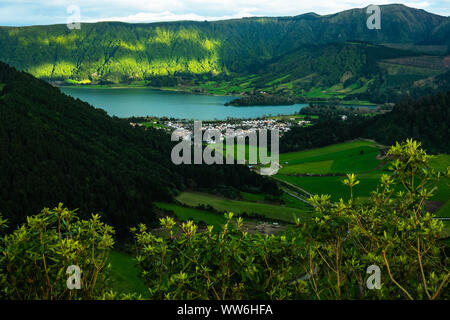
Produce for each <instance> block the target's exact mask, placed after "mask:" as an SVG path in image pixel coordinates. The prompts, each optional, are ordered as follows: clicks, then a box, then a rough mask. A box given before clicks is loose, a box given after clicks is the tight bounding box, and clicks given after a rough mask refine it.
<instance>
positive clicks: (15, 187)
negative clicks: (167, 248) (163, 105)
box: [0, 63, 276, 234]
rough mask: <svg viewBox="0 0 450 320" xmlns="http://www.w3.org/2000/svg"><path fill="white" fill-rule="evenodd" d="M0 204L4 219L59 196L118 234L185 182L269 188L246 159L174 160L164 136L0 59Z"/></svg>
mask: <svg viewBox="0 0 450 320" xmlns="http://www.w3.org/2000/svg"><path fill="white" fill-rule="evenodd" d="M0 83H3V84H5V85H4V86H3V89H2V90H1V91H0V167H1V170H2V171H1V175H0V184H1V185H2V188H1V190H0V210H1V212H2V214H3V216H4V217H6V218H8V219H9V221H10V226H11V227H14V226H15V225H16V224H18V223H21V222H23V221H24V219H25V217H26V216H27V215H29V214H32V212H37V211H39V210H41V209H42V208H43V207H53V206H56V205H57V204H58V203H59V202H63V203H64V204H65V205H67V206H69V207H71V208H79V211H80V213H81V216H83V217H85V216H90V214H91V213H92V212H101V213H102V214H103V217H104V219H105V220H106V221H107V222H108V223H110V224H112V225H113V226H114V227H115V228H116V230H117V231H118V232H119V233H120V234H123V233H125V232H128V228H129V227H130V226H132V225H135V224H137V223H139V222H145V223H149V224H152V223H154V222H155V221H156V216H155V214H154V213H153V208H154V207H153V202H154V201H157V200H159V201H161V200H163V201H164V200H170V199H171V198H172V196H173V195H175V194H176V193H177V192H178V191H179V190H183V189H184V188H186V187H189V186H190V185H196V186H199V187H204V188H209V187H213V186H215V185H230V186H233V187H235V188H245V187H252V188H256V189H259V190H260V191H264V192H273V191H274V190H275V191H276V187H275V184H274V183H273V182H270V181H268V180H267V179H264V178H262V177H261V176H259V175H257V174H255V173H252V172H250V171H249V170H248V169H247V168H246V167H245V166H233V167H230V166H206V165H200V166H189V165H185V166H175V165H174V164H173V163H172V161H171V159H170V154H171V150H172V146H173V144H172V142H171V141H170V136H169V135H168V134H166V133H165V132H163V131H160V130H156V129H147V130H145V129H143V128H132V127H131V126H130V124H129V122H128V121H126V120H121V119H118V118H111V117H109V116H108V115H107V114H106V112H105V111H103V110H101V109H95V108H93V107H92V106H90V105H88V104H87V103H85V102H82V101H80V100H75V99H73V98H71V97H69V96H66V95H64V94H62V93H61V92H60V90H59V89H58V88H54V87H52V86H51V85H49V84H48V83H46V82H45V81H42V80H38V79H35V78H34V77H33V76H31V75H29V74H25V73H21V72H17V71H16V70H15V69H13V68H10V67H9V66H7V65H6V64H3V63H0Z"/></svg>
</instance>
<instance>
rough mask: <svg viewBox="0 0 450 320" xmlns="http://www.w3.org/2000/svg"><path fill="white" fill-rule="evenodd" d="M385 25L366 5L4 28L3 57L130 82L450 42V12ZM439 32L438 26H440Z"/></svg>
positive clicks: (387, 16) (58, 72)
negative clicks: (313, 52) (322, 54)
mask: <svg viewBox="0 0 450 320" xmlns="http://www.w3.org/2000/svg"><path fill="white" fill-rule="evenodd" d="M381 12H382V19H383V27H382V29H381V30H369V29H367V27H366V20H367V17H368V15H367V13H366V10H365V8H363V9H353V10H348V11H344V12H340V13H337V14H333V15H326V16H319V15H314V14H305V15H299V16H295V17H281V18H244V19H236V20H227V21H216V22H207V21H205V22H189V21H183V22H170V23H152V24H126V23H116V22H105V23H94V24H82V25H81V29H79V30H76V29H75V30H69V29H68V28H67V27H66V26H65V25H52V26H35V27H22V28H16V27H2V28H0V60H2V61H4V62H6V63H8V64H10V65H12V66H14V67H17V68H18V69H20V70H24V71H27V72H30V73H32V74H33V75H35V76H37V77H40V78H46V79H53V80H57V79H69V78H70V79H75V80H78V81H81V80H92V81H113V82H125V81H128V80H129V79H147V78H149V77H153V76H164V75H173V74H189V75H197V74H228V73H230V72H231V73H243V74H249V73H252V72H254V71H256V70H258V69H259V68H260V67H261V66H263V65H265V64H266V63H267V62H268V61H270V60H272V59H274V58H277V57H281V56H283V55H285V54H287V53H290V52H292V51H293V50H296V49H299V48H301V47H303V46H304V45H307V44H317V45H320V44H329V43H335V42H345V41H349V40H359V41H370V42H373V43H377V44H382V43H404V44H405V43H408V44H416V43H421V42H424V41H425V40H426V39H428V38H429V35H430V34H433V35H436V37H435V38H434V39H435V40H433V41H432V42H433V43H432V44H443V45H445V44H447V43H446V41H447V40H446V39H447V38H445V37H442V36H438V35H440V34H441V33H442V30H444V31H445V28H443V23H444V22H445V21H446V20H447V19H446V17H442V16H439V15H435V14H431V13H428V12H425V11H423V10H417V9H413V8H408V7H406V6H403V5H387V6H382V7H381ZM435 29H436V30H435Z"/></svg>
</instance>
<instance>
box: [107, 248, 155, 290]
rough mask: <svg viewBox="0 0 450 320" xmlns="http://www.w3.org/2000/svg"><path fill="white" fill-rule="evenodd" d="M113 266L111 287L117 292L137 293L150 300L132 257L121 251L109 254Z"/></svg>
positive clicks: (109, 260)
mask: <svg viewBox="0 0 450 320" xmlns="http://www.w3.org/2000/svg"><path fill="white" fill-rule="evenodd" d="M108 262H109V263H110V264H111V273H110V276H111V287H112V290H114V291H116V292H123V293H137V294H140V295H141V296H142V297H143V298H149V297H150V296H149V293H148V289H147V287H146V286H145V284H144V282H143V281H142V279H141V278H139V269H138V268H137V267H136V266H135V261H134V258H133V257H132V256H131V255H128V254H126V253H122V252H119V251H111V252H110V253H109V259H108Z"/></svg>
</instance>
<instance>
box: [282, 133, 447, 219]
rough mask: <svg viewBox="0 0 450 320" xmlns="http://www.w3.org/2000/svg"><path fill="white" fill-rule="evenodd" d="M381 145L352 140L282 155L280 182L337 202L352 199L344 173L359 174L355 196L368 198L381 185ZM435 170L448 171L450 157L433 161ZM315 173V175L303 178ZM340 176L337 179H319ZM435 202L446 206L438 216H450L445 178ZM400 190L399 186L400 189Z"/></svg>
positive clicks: (438, 212) (436, 192) (438, 156)
mask: <svg viewBox="0 0 450 320" xmlns="http://www.w3.org/2000/svg"><path fill="white" fill-rule="evenodd" d="M378 151H379V146H378V145H377V144H376V143H374V142H370V141H352V142H346V143H340V144H335V145H331V146H328V147H324V148H318V149H313V150H307V151H300V152H292V153H285V154H281V155H280V164H281V165H282V169H281V170H280V171H279V172H278V174H277V175H276V178H277V179H280V180H282V181H285V182H288V183H290V184H292V185H294V186H297V187H300V188H302V189H304V190H306V191H307V192H309V193H311V194H329V195H330V196H331V199H332V200H333V201H338V200H339V199H341V198H342V199H344V200H345V199H348V198H349V197H350V192H349V188H348V187H347V186H345V185H344V184H343V183H342V181H343V180H344V179H345V176H344V175H341V174H344V173H356V174H357V180H359V181H360V184H359V185H357V186H356V187H355V188H354V195H355V197H359V198H367V197H369V196H370V193H371V191H374V190H375V189H376V187H377V186H378V184H379V179H380V177H381V174H382V173H383V169H384V166H382V163H381V160H378V159H377V158H376V156H377V154H378ZM430 164H431V166H432V167H433V168H434V169H437V170H441V171H446V168H447V167H448V166H449V165H450V156H449V155H446V154H440V155H437V156H435V157H434V158H433V159H432V160H431V162H430ZM302 174H303V175H304V174H311V175H312V176H299V175H302ZM324 174H337V175H334V176H319V175H324ZM437 187H438V189H437V190H436V191H435V192H434V196H433V197H432V198H431V200H432V201H437V202H441V203H443V206H442V207H441V208H440V209H439V210H438V211H437V213H436V216H439V217H450V201H449V198H450V179H448V178H445V177H444V178H442V179H441V180H440V181H439V182H438V183H437ZM397 188H398V187H397Z"/></svg>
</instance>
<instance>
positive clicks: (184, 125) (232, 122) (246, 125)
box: [130, 116, 311, 143]
mask: <svg viewBox="0 0 450 320" xmlns="http://www.w3.org/2000/svg"><path fill="white" fill-rule="evenodd" d="M310 123H311V121H308V120H303V119H302V120H298V119H297V118H296V117H295V116H292V117H291V118H283V119H269V118H266V119H253V120H250V119H249V120H239V119H228V120H223V121H220V120H215V121H205V122H203V123H202V126H201V130H202V131H206V132H216V133H217V132H219V133H220V134H219V136H220V139H219V140H220V141H223V140H224V137H225V135H226V134H227V131H229V132H233V133H232V136H233V137H239V136H243V137H245V136H248V135H249V134H250V133H252V132H254V131H258V130H264V129H265V130H268V131H271V130H278V131H279V134H280V136H282V135H283V134H285V133H286V132H288V131H289V130H291V128H292V127H294V126H306V125H310ZM130 125H131V126H133V127H136V126H139V127H145V128H151V127H153V128H156V129H160V130H165V131H167V132H168V133H174V134H175V135H176V136H178V137H179V138H180V139H183V140H190V139H191V138H192V132H193V130H194V121H191V120H185V119H182V120H180V119H170V120H169V119H167V120H166V119H159V118H145V121H136V122H130ZM207 142H208V143H217V142H219V141H215V140H214V139H212V138H208V139H207Z"/></svg>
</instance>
